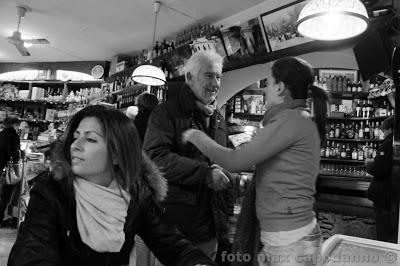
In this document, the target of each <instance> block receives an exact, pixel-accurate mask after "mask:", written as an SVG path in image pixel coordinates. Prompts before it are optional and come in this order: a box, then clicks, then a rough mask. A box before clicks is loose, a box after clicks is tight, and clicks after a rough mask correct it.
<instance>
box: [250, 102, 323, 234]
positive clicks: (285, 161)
mask: <svg viewBox="0 0 400 266" xmlns="http://www.w3.org/2000/svg"><path fill="white" fill-rule="evenodd" d="M251 146H254V147H265V148H264V149H266V150H269V149H271V151H270V153H269V154H270V156H266V157H265V158H266V159H265V160H264V161H262V162H260V163H258V164H257V165H256V175H255V178H256V212H257V218H258V220H259V221H260V228H261V230H263V231H267V232H277V231H289V230H294V229H298V228H300V227H303V226H305V225H307V224H309V223H311V222H312V220H313V218H314V217H315V214H314V212H313V204H314V195H315V192H316V189H315V187H316V179H317V176H318V172H319V163H320V149H321V148H320V138H319V134H318V129H317V127H316V124H315V123H314V121H312V120H311V118H310V117H309V114H308V113H306V112H304V111H302V109H288V110H284V111H282V112H280V113H278V114H277V115H276V116H274V117H273V118H272V119H271V120H270V121H269V122H268V124H267V125H266V126H265V128H263V129H260V130H259V132H258V133H257V135H256V136H255V137H254V139H253V140H252V143H251ZM260 150H263V149H261V148H259V149H258V150H254V152H257V153H260V156H263V154H264V155H265V153H263V152H262V151H260ZM242 156H243V154H242Z"/></svg>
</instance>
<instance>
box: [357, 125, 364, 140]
mask: <svg viewBox="0 0 400 266" xmlns="http://www.w3.org/2000/svg"><path fill="white" fill-rule="evenodd" d="M358 138H359V139H364V124H363V121H361V123H360V129H359V130H358Z"/></svg>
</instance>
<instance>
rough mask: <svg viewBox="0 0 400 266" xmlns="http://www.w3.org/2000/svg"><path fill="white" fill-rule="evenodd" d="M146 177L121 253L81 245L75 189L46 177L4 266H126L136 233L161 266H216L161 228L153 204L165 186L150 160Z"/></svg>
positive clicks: (138, 187)
mask: <svg viewBox="0 0 400 266" xmlns="http://www.w3.org/2000/svg"><path fill="white" fill-rule="evenodd" d="M143 168H144V169H145V170H144V172H145V173H144V175H143V178H142V180H140V181H138V182H136V183H135V184H134V185H133V186H132V188H131V189H130V194H131V196H132V197H131V201H130V204H129V208H128V215H127V217H126V223H125V228H124V231H125V243H124V245H123V247H122V249H121V251H120V252H116V253H99V252H96V251H94V250H92V249H91V248H90V247H88V246H87V245H86V244H84V243H83V242H82V240H81V238H80V235H79V231H78V227H77V222H76V203H75V199H74V195H73V186H72V184H68V181H67V178H63V179H61V180H56V179H55V178H53V177H50V176H49V177H48V178H44V179H42V180H40V181H39V182H38V183H36V184H35V185H34V187H33V189H32V190H31V198H30V202H29V206H28V210H27V213H26V216H25V222H23V223H22V224H21V226H20V229H19V232H18V237H17V240H16V242H15V244H14V246H13V248H12V250H11V253H10V256H9V261H8V265H9V266H14V265H15V266H23V265H38V266H39V265H40V266H47V265H65V266H67V265H68V266H72V265H74V266H78V265H82V266H90V265H93V266H101V265H104V266H106V265H107V266H111V265H112V266H114V265H115V266H120V265H124V264H128V262H129V254H130V251H131V250H132V247H133V245H134V236H135V234H138V235H140V237H141V238H142V239H143V240H144V242H145V243H146V245H147V246H148V247H149V248H150V249H151V250H152V251H153V253H154V254H155V255H156V256H157V258H158V259H159V260H160V261H161V262H162V263H163V264H165V265H174V266H175V265H182V266H187V265H195V264H198V263H199V264H206V265H215V264H214V263H213V262H212V261H210V259H209V258H208V257H206V256H205V255H204V254H203V253H202V252H201V251H200V250H198V249H197V248H195V247H194V246H193V245H192V244H191V243H190V242H189V241H187V240H185V239H184V237H183V236H182V235H181V234H180V233H179V232H178V231H177V230H176V229H175V227H174V226H172V225H170V224H167V223H165V220H163V213H162V212H161V210H160V209H159V208H158V207H157V204H156V200H155V199H160V198H162V197H163V195H165V194H166V189H167V186H166V182H165V179H164V178H163V177H161V176H160V173H159V171H158V169H157V168H156V167H155V165H154V164H153V163H152V162H151V161H150V160H149V159H145V160H144V162H143Z"/></svg>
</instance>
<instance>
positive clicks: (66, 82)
mask: <svg viewBox="0 0 400 266" xmlns="http://www.w3.org/2000/svg"><path fill="white" fill-rule="evenodd" d="M0 82H1V83H27V84H29V83H32V84H46V85H51V84H53V85H64V84H71V85H74V84H76V85H82V84H83V85H85V84H101V83H102V82H103V80H100V79H99V80H67V81H62V80H12V81H9V80H0Z"/></svg>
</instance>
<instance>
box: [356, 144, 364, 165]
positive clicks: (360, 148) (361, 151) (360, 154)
mask: <svg viewBox="0 0 400 266" xmlns="http://www.w3.org/2000/svg"><path fill="white" fill-rule="evenodd" d="M357 152H358V156H357V160H359V161H364V151H363V149H362V147H361V145H358V149H357Z"/></svg>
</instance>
